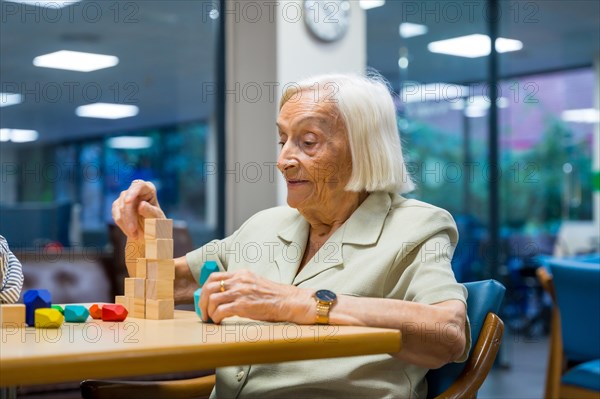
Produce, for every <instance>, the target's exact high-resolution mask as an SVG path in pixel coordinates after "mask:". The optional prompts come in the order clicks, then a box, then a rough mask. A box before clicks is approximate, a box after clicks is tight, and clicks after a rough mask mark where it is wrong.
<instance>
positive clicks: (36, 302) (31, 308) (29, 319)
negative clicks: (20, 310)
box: [23, 290, 52, 327]
mask: <svg viewBox="0 0 600 399" xmlns="http://www.w3.org/2000/svg"><path fill="white" fill-rule="evenodd" d="M23 303H25V322H26V323H27V325H28V326H30V327H33V326H35V310H36V309H41V308H49V307H51V306H52V295H50V292H49V291H48V290H28V291H26V292H25V294H23Z"/></svg>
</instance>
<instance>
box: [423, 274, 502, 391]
mask: <svg viewBox="0 0 600 399" xmlns="http://www.w3.org/2000/svg"><path fill="white" fill-rule="evenodd" d="M464 286H465V287H466V288H467V291H468V292H469V296H468V298H467V314H468V316H469V322H470V323H471V342H472V345H471V351H470V352H469V358H468V360H467V361H466V362H464V363H450V364H447V365H445V366H444V367H441V368H439V369H437V370H431V371H430V372H429V373H427V375H426V379H427V386H428V390H427V398H475V397H476V395H477V391H478V390H479V388H481V385H482V384H483V381H485V378H486V377H487V375H488V373H489V371H490V369H491V368H492V365H493V364H494V360H495V359H496V355H497V353H498V349H499V348H500V343H501V341H502V335H503V333H504V323H503V322H502V320H501V319H500V318H499V317H498V316H497V313H498V311H499V310H500V305H501V303H502V299H503V298H504V292H505V291H506V289H505V288H504V286H503V285H502V284H500V283H499V282H497V281H496V280H484V281H475V282H471V283H464Z"/></svg>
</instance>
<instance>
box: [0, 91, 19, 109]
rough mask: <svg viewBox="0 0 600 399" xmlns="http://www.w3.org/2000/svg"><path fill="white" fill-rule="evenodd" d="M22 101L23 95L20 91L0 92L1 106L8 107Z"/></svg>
mask: <svg viewBox="0 0 600 399" xmlns="http://www.w3.org/2000/svg"><path fill="white" fill-rule="evenodd" d="M22 102H23V96H21V95H20V94H18V93H0V107H8V106H9V105H15V104H21V103H22Z"/></svg>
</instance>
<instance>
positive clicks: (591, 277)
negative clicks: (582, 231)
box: [538, 256, 600, 399]
mask: <svg viewBox="0 0 600 399" xmlns="http://www.w3.org/2000/svg"><path fill="white" fill-rule="evenodd" d="M546 264H547V266H548V268H549V270H550V272H551V274H548V273H547V271H546V270H545V269H543V268H540V270H538V278H539V279H540V281H541V282H542V285H543V286H544V288H545V289H546V291H547V292H548V293H549V294H550V296H551V297H552V299H553V302H554V305H555V309H554V311H553V316H552V317H553V320H552V333H551V338H550V342H551V343H550V359H549V362H548V370H547V376H546V377H547V380H546V393H545V396H546V398H578V399H579V398H583V399H586V398H595V399H600V307H599V306H598V304H599V303H600V264H599V262H598V256H586V257H581V258H575V259H573V258H571V259H559V258H551V259H548V260H547V262H546Z"/></svg>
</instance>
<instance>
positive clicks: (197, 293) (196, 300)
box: [194, 288, 202, 318]
mask: <svg viewBox="0 0 600 399" xmlns="http://www.w3.org/2000/svg"><path fill="white" fill-rule="evenodd" d="M200 294H202V288H198V289H197V290H196V291H195V292H194V308H196V314H197V315H198V317H200V318H202V311H201V310H200V306H199V303H200Z"/></svg>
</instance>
